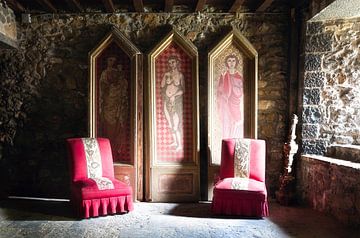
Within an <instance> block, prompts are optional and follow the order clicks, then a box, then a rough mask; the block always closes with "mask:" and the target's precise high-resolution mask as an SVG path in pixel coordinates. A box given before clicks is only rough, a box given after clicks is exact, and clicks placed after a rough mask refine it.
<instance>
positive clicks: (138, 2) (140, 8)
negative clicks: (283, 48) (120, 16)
mask: <svg viewBox="0 0 360 238" xmlns="http://www.w3.org/2000/svg"><path fill="white" fill-rule="evenodd" d="M133 3H134V8H135V11H137V12H144V3H143V1H142V0H133Z"/></svg>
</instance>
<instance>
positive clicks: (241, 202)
mask: <svg viewBox="0 0 360 238" xmlns="http://www.w3.org/2000/svg"><path fill="white" fill-rule="evenodd" d="M265 153H266V148H265V141H263V140H254V139H225V140H223V141H222V151H221V165H220V174H219V177H220V178H219V179H220V180H219V181H218V182H217V183H216V184H215V187H214V195H213V201H212V205H211V212H212V214H214V215H234V216H245V217H264V216H268V215H269V211H268V202H267V191H266V187H265Z"/></svg>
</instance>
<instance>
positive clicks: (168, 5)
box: [165, 0, 174, 12]
mask: <svg viewBox="0 0 360 238" xmlns="http://www.w3.org/2000/svg"><path fill="white" fill-rule="evenodd" d="M173 7H174V0H165V12H172V10H173Z"/></svg>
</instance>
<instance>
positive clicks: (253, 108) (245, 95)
mask: <svg viewBox="0 0 360 238" xmlns="http://www.w3.org/2000/svg"><path fill="white" fill-rule="evenodd" d="M257 68H258V54H257V52H256V50H255V48H254V47H253V46H252V45H251V43H250V42H249V41H248V40H247V39H246V38H245V37H244V36H243V35H242V34H241V33H240V32H239V31H237V30H235V29H234V30H232V31H231V32H230V33H229V34H228V35H226V36H225V37H224V38H223V39H222V40H221V41H220V42H219V43H218V44H217V45H216V46H215V47H214V48H213V49H212V50H211V51H210V52H209V54H208V198H209V200H211V199H212V190H213V185H214V180H215V179H216V177H217V174H218V171H219V165H220V161H221V141H222V139H225V138H236V137H239V138H243V137H245V138H257Z"/></svg>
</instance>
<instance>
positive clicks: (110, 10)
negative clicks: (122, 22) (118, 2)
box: [102, 0, 115, 13]
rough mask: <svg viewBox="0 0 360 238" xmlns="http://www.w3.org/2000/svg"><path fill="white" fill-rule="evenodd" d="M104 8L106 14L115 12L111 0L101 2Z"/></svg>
mask: <svg viewBox="0 0 360 238" xmlns="http://www.w3.org/2000/svg"><path fill="white" fill-rule="evenodd" d="M102 2H103V4H104V7H105V9H106V11H107V12H108V13H113V12H115V6H114V3H113V1H112V0H102Z"/></svg>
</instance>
